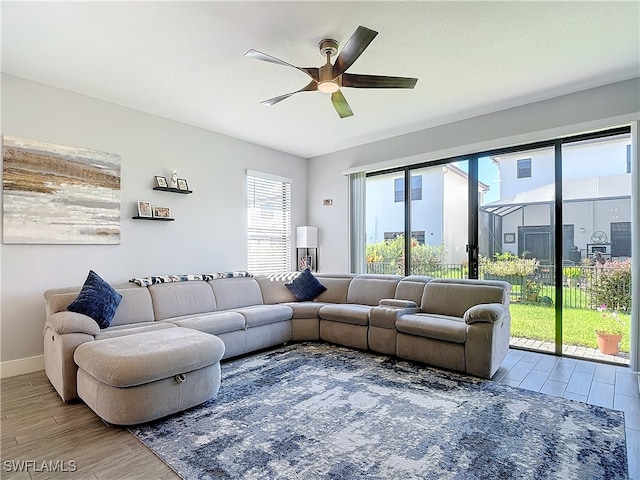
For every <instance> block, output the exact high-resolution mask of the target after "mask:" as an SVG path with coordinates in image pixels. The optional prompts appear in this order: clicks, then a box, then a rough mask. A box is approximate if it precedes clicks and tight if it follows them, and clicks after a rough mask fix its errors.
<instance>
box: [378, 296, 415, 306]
mask: <svg viewBox="0 0 640 480" xmlns="http://www.w3.org/2000/svg"><path fill="white" fill-rule="evenodd" d="M378 306H380V307H398V308H417V306H418V304H417V303H416V302H412V301H411V300H401V299H398V298H383V299H382V300H380V303H378Z"/></svg>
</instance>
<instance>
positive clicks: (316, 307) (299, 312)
mask: <svg viewBox="0 0 640 480" xmlns="http://www.w3.org/2000/svg"><path fill="white" fill-rule="evenodd" d="M285 305H288V306H290V307H291V309H292V310H293V316H292V317H291V318H320V309H321V308H322V307H324V306H325V305H329V304H328V303H325V302H291V303H286V304H285Z"/></svg>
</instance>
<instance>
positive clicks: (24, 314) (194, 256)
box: [0, 75, 307, 376]
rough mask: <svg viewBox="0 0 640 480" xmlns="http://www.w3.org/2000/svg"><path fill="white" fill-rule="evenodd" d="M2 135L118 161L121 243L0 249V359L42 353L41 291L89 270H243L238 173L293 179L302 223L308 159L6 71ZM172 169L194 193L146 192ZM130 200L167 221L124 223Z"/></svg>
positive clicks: (241, 178) (241, 179)
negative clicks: (159, 211)
mask: <svg viewBox="0 0 640 480" xmlns="http://www.w3.org/2000/svg"><path fill="white" fill-rule="evenodd" d="M2 134H5V135H14V136H19V137H26V138H31V139H35V140H41V141H45V142H50V143H56V144H60V145H70V146H76V147H84V148H89V149H94V150H100V151H105V152H113V153H117V154H119V155H121V158H122V164H121V189H122V190H121V244H120V245H4V244H3V245H2V246H1V249H2V250H1V255H0V258H1V268H2V284H1V292H2V293H1V301H2V320H1V325H0V338H1V344H2V355H1V360H2V361H3V362H7V361H10V360H15V359H24V358H27V357H39V356H40V355H42V352H43V347H42V329H43V325H44V320H45V316H44V303H43V298H42V293H43V292H44V291H45V290H46V289H48V288H53V287H62V286H73V285H81V284H82V283H83V282H84V280H85V278H86V275H87V272H88V270H89V269H93V270H95V271H96V272H97V273H98V274H99V275H101V276H102V277H103V278H105V280H107V281H109V282H112V283H118V282H123V281H127V280H128V279H129V278H131V277H134V276H144V275H152V274H172V273H204V272H218V271H227V270H241V269H245V268H246V262H247V260H246V197H245V195H246V193H245V192H246V190H245V169H247V168H250V169H253V170H259V171H263V172H270V173H273V174H276V175H282V176H286V177H289V178H293V185H292V205H293V212H292V226H294V227H295V226H296V225H303V224H305V223H306V211H307V191H306V190H307V189H306V187H307V185H306V179H307V162H306V160H304V159H301V158H298V157H295V156H292V155H288V154H284V153H281V152H277V151H274V150H270V149H267V148H264V147H260V146H257V145H254V144H250V143H247V142H243V141H240V140H236V139H233V138H230V137H226V136H223V135H218V134H216V133H212V132H209V131H206V130H202V129H198V128H195V127H191V126H189V125H185V124H181V123H177V122H173V121H169V120H166V119H163V118H159V117H155V116H152V115H148V114H144V113H141V112H138V111H135V110H130V109H127V108H123V107H120V106H117V105H114V104H110V103H106V102H102V101H99V100H96V99H93V98H89V97H85V96H82V95H77V94H75V93H71V92H68V91H64V90H59V89H56V88H52V87H48V86H45V85H41V84H38V83H33V82H30V81H25V80H22V79H19V78H16V77H12V76H8V75H3V76H2ZM172 169H176V170H177V171H178V173H179V177H180V178H186V179H187V181H188V182H189V188H190V189H191V190H193V191H194V193H193V194H191V195H177V194H171V193H165V192H156V191H153V190H152V188H151V187H152V186H153V185H152V181H153V176H154V175H164V176H167V177H168V176H169V171H170V170H172ZM137 200H149V201H150V202H151V203H152V204H154V205H160V206H168V207H171V209H172V215H173V216H174V217H175V218H176V221H175V222H149V221H136V220H132V219H131V216H132V215H133V214H134V213H135V208H136V207H135V205H136V201H137ZM293 253H294V254H295V252H293ZM293 262H294V259H293V255H292V268H293V265H294V263H293ZM39 361H41V359H40V358H37V359H34V361H33V362H32V364H33V365H35V366H37V364H38V362H39ZM8 365H11V362H10V363H9V364H8ZM5 367H7V365H6V364H5V365H3V376H4V375H5V373H4V370H5ZM40 368H41V367H40Z"/></svg>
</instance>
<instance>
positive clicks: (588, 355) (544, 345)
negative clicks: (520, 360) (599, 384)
mask: <svg viewBox="0 0 640 480" xmlns="http://www.w3.org/2000/svg"><path fill="white" fill-rule="evenodd" d="M509 345H510V346H512V347H516V348H517V347H521V348H526V349H527V350H538V351H541V352H551V353H555V351H556V346H555V344H553V343H551V342H543V341H541V340H531V339H529V338H518V337H511V340H510V342H509ZM562 353H564V354H565V355H571V356H572V357H579V358H584V359H585V360H598V361H601V362H610V363H615V364H618V365H629V354H628V353H623V352H620V353H618V355H605V354H604V353H601V352H600V351H599V350H597V349H595V348H588V347H577V346H575V345H563V347H562Z"/></svg>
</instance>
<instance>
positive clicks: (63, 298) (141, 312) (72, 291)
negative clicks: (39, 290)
mask: <svg viewBox="0 0 640 480" xmlns="http://www.w3.org/2000/svg"><path fill="white" fill-rule="evenodd" d="M113 288H114V289H115V290H116V291H117V292H118V293H119V294H121V295H122V300H121V301H120V305H118V308H117V310H116V314H115V315H114V317H113V320H111V326H116V325H127V324H131V323H140V322H153V320H154V315H153V305H152V303H151V295H150V294H149V291H148V290H147V288H146V287H140V286H138V285H136V284H134V283H125V284H120V285H113ZM79 292H80V287H71V288H57V289H51V290H47V291H46V292H45V293H44V297H45V300H46V306H45V310H46V313H47V315H52V314H54V313H57V312H62V311H64V310H66V309H67V306H68V305H69V304H70V303H71V302H73V301H74V300H75V298H76V297H77V296H78V293H79Z"/></svg>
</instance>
